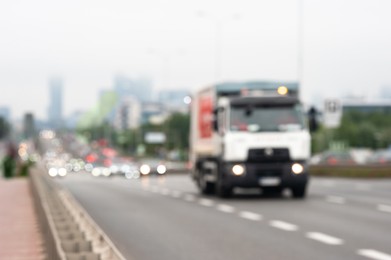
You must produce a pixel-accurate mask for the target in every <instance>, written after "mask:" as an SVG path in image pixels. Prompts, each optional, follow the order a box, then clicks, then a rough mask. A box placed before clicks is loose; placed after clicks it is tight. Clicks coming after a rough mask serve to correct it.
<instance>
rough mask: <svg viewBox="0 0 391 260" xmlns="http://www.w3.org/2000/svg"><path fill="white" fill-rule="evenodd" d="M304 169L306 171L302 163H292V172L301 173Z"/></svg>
mask: <svg viewBox="0 0 391 260" xmlns="http://www.w3.org/2000/svg"><path fill="white" fill-rule="evenodd" d="M303 171H304V166H303V165H301V164H300V163H294V164H292V172H293V173H294V174H301V173H303Z"/></svg>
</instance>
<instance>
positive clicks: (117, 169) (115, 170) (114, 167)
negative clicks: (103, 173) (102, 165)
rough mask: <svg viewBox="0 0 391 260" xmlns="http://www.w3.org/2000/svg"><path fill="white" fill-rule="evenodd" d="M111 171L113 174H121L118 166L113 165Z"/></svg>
mask: <svg viewBox="0 0 391 260" xmlns="http://www.w3.org/2000/svg"><path fill="white" fill-rule="evenodd" d="M110 171H111V172H112V173H118V172H119V168H118V166H115V165H113V166H111V167H110Z"/></svg>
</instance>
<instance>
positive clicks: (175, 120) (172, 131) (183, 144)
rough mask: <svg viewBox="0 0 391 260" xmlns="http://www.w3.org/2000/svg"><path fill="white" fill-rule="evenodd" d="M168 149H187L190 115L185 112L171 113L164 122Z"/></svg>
mask: <svg viewBox="0 0 391 260" xmlns="http://www.w3.org/2000/svg"><path fill="white" fill-rule="evenodd" d="M164 125H165V126H164V128H165V133H166V135H167V139H168V148H169V149H175V148H178V149H188V148H189V134H190V116H189V115H187V114H181V113H175V114H172V115H171V116H170V117H169V118H168V119H167V120H166V122H165V124H164Z"/></svg>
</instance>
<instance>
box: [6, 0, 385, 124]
mask: <svg viewBox="0 0 391 260" xmlns="http://www.w3.org/2000/svg"><path fill="white" fill-rule="evenodd" d="M298 3H299V1H292V0H277V1H276V0H273V1H271V0H268V1H262V0H242V1H207V0H198V1H180V0H171V1H159V0H146V1H126V0H116V1H110V2H107V1H92V0H88V1H77V0H69V1H49V0H37V1H27V0H18V1H2V2H0V37H1V40H0V87H1V90H2V91H1V92H2V93H1V95H0V106H9V107H10V108H11V110H12V115H13V117H15V116H16V117H19V118H20V117H21V116H22V115H23V113H25V112H33V113H35V115H36V116H37V117H39V118H43V119H46V118H47V108H48V106H49V100H48V98H49V79H50V78H52V77H61V78H62V79H63V82H64V98H65V100H64V115H65V116H67V115H69V114H71V113H72V112H73V111H75V110H78V109H82V110H85V109H88V108H90V107H92V106H93V105H94V104H95V102H96V101H97V96H98V92H99V91H100V90H101V89H107V88H110V87H112V86H113V81H114V77H115V76H116V75H120V74H121V75H125V76H128V77H136V78H137V77H149V78H151V80H152V81H153V87H154V89H155V90H159V89H163V88H170V89H176V88H185V87H188V88H189V89H190V90H191V91H194V90H196V89H198V88H200V87H202V86H205V85H208V84H213V83H215V81H216V77H215V57H216V53H215V50H216V36H217V35H216V23H217V21H220V23H221V24H222V27H221V38H220V37H219V39H220V40H221V41H220V44H219V46H220V51H219V54H220V56H221V67H220V71H221V73H220V74H221V76H220V78H219V79H218V80H219V81H227V80H297V79H298V54H299V53H298ZM302 3H303V6H304V8H303V14H304V15H303V25H304V26H303V32H304V34H303V35H304V38H303V42H302V43H303V45H302V47H303V61H304V63H303V64H304V68H303V82H302V83H303V95H304V98H305V101H306V102H307V103H310V102H313V99H312V98H313V97H315V98H318V99H319V98H321V97H322V96H324V97H330V96H343V95H347V94H352V93H353V94H354V93H359V94H362V95H365V96H377V95H378V94H379V93H380V88H381V87H383V86H390V85H391V73H390V69H391V48H390V47H389V46H391V31H390V29H389V26H390V24H391V16H390V15H389V11H390V10H391V1H388V0H344V1H337V0H333V1H324V0H323V1H321V0H311V1H310V0H303V2H302ZM200 13H202V14H203V15H199V14H200Z"/></svg>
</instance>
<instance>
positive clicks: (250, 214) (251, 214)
mask: <svg viewBox="0 0 391 260" xmlns="http://www.w3.org/2000/svg"><path fill="white" fill-rule="evenodd" d="M239 216H240V217H241V218H244V219H248V220H252V221H260V220H262V216H261V215H260V214H257V213H254V212H250V211H241V212H240V213H239Z"/></svg>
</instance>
